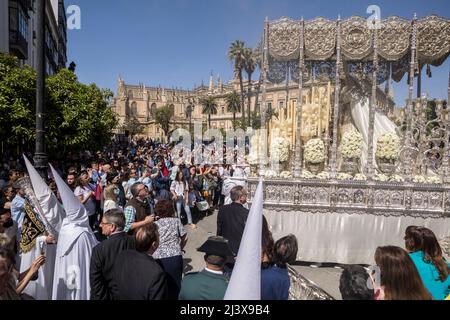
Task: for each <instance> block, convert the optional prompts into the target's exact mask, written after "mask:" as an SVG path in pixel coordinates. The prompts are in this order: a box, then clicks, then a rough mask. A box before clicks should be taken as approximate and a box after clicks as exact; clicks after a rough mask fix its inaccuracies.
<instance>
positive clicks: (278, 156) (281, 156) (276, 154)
mask: <svg viewBox="0 0 450 320" xmlns="http://www.w3.org/2000/svg"><path fill="white" fill-rule="evenodd" d="M289 147H290V143H289V140H288V139H286V138H283V137H276V138H275V139H272V142H271V144H270V156H271V157H272V158H274V159H275V160H278V161H280V162H285V161H288V159H289Z"/></svg>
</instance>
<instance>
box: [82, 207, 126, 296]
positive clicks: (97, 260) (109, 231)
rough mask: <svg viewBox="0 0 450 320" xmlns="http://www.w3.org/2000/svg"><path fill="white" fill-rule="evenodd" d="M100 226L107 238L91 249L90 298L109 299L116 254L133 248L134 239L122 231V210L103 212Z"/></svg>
mask: <svg viewBox="0 0 450 320" xmlns="http://www.w3.org/2000/svg"><path fill="white" fill-rule="evenodd" d="M100 227H101V228H102V233H103V235H105V236H107V237H108V239H107V240H105V241H103V242H101V243H99V244H98V245H97V246H95V247H94V249H93V250H92V257H91V265H90V271H89V281H90V285H91V300H111V299H112V296H111V289H112V283H111V281H112V278H113V275H112V269H113V266H114V263H115V262H116V258H117V255H118V254H119V253H120V252H122V251H123V250H127V249H134V239H133V238H132V237H130V236H128V235H127V234H126V232H125V231H123V229H124V227H125V216H124V214H123V212H122V210H119V209H113V210H109V211H107V212H105V213H104V215H103V218H102V221H101V223H100Z"/></svg>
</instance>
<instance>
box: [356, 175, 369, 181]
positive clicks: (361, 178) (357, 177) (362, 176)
mask: <svg viewBox="0 0 450 320" xmlns="http://www.w3.org/2000/svg"><path fill="white" fill-rule="evenodd" d="M353 180H356V181H366V180H367V177H366V176H365V175H364V174H362V173H357V174H355V176H354V177H353Z"/></svg>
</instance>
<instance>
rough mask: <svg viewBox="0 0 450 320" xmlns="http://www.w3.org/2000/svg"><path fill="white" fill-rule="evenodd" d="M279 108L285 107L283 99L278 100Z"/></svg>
mask: <svg viewBox="0 0 450 320" xmlns="http://www.w3.org/2000/svg"><path fill="white" fill-rule="evenodd" d="M278 108H279V109H283V108H284V101H283V100H281V101H278Z"/></svg>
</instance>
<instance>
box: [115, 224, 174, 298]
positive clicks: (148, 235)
mask: <svg viewBox="0 0 450 320" xmlns="http://www.w3.org/2000/svg"><path fill="white" fill-rule="evenodd" d="M134 239H135V247H136V250H125V251H122V252H121V253H120V254H119V256H118V257H117V259H116V263H115V265H114V268H113V281H112V282H113V289H112V295H113V299H114V300H165V299H167V297H168V291H167V283H166V274H165V272H164V270H163V268H162V267H161V266H160V265H159V264H158V263H157V262H156V261H155V260H154V259H153V257H152V256H151V255H152V254H153V253H154V252H155V251H156V249H157V248H158V244H159V234H158V226H157V225H156V224H155V223H151V224H148V225H144V226H142V227H140V228H138V229H137V230H136V232H135V234H134Z"/></svg>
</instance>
